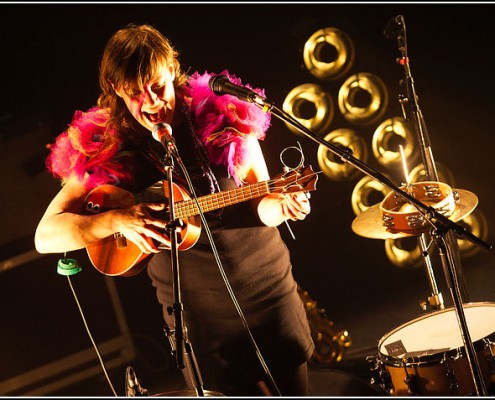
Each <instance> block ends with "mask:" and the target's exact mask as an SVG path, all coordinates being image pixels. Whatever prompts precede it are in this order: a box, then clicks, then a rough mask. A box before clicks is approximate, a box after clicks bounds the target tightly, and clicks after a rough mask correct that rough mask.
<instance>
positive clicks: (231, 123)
mask: <svg viewBox="0 0 495 400" xmlns="http://www.w3.org/2000/svg"><path fill="white" fill-rule="evenodd" d="M222 75H227V76H229V80H230V81H231V82H232V83H234V84H236V85H240V86H241V85H242V82H241V80H240V79H239V78H237V77H236V76H235V75H230V74H229V73H228V71H227V70H225V71H223V72H222ZM212 76H214V74H210V73H208V72H205V73H204V74H202V75H200V74H199V73H198V72H196V73H194V74H193V75H192V76H191V79H190V80H189V82H188V84H189V85H188V92H186V93H187V95H188V96H189V97H190V99H191V103H190V109H191V113H192V115H193V120H194V121H195V124H196V130H197V132H196V133H197V135H198V137H199V140H200V141H201V143H202V144H203V145H204V146H205V147H206V149H207V150H208V155H209V158H210V161H211V162H212V163H213V164H216V165H223V166H225V167H227V170H228V172H229V174H230V176H232V177H233V178H234V180H235V182H236V184H237V185H238V186H239V185H241V183H242V177H241V171H240V168H241V167H242V166H243V165H244V164H245V162H246V160H248V159H249V151H248V147H247V146H246V143H247V140H248V137H249V136H254V137H256V138H257V139H258V140H263V139H264V138H265V135H266V131H267V129H268V128H269V127H270V114H267V113H265V112H264V111H263V110H262V109H260V108H259V107H258V106H256V105H255V104H252V103H247V102H245V101H242V100H239V99H238V98H237V97H235V96H231V95H223V96H218V95H216V94H214V93H213V92H212V91H211V90H210V88H209V87H208V81H209V80H210V78H211V77H212ZM245 87H247V88H248V89H252V90H254V91H255V92H256V93H258V94H259V95H260V96H264V90H262V89H253V88H252V87H251V86H250V85H246V86H245Z"/></svg>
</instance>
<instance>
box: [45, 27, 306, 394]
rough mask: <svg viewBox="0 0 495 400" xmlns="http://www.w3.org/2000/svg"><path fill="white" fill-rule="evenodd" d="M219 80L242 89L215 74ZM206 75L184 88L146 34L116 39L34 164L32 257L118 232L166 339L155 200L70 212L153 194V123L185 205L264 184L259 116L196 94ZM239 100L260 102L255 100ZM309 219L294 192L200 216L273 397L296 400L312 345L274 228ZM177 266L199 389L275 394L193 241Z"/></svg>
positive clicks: (209, 258)
mask: <svg viewBox="0 0 495 400" xmlns="http://www.w3.org/2000/svg"><path fill="white" fill-rule="evenodd" d="M221 74H223V75H227V76H228V77H229V81H230V82H232V83H233V84H235V85H239V86H242V82H241V80H240V79H239V78H237V77H236V76H235V75H231V74H229V72H228V71H227V70H225V71H222V72H221ZM213 76H216V75H215V74H211V73H207V72H205V73H198V72H195V73H192V74H190V75H186V74H185V73H184V72H183V70H182V69H181V65H180V63H179V59H178V52H177V51H176V50H175V49H174V47H172V45H171V44H170V43H169V41H168V40H167V39H166V38H165V37H164V36H163V35H162V34H161V33H160V32H159V31H157V30H156V29H155V28H153V27H151V26H149V25H132V24H131V25H128V26H126V27H124V28H123V29H121V30H118V31H117V32H115V33H114V35H113V36H112V37H111V38H110V39H109V41H108V42H107V45H106V48H105V51H104V53H103V57H102V60H101V65H100V76H99V83H100V88H101V93H100V95H99V98H98V100H97V102H96V104H95V105H94V106H93V107H92V108H90V109H88V110H86V111H76V112H75V114H74V117H73V119H72V122H71V123H70V124H69V126H68V129H67V130H66V131H65V132H63V133H61V134H60V135H59V136H58V137H57V138H56V140H55V141H54V143H52V144H51V145H50V153H49V155H48V158H47V160H46V165H47V168H48V170H49V171H50V172H51V173H52V174H53V175H54V177H55V178H57V179H60V181H61V189H60V191H59V193H58V194H57V195H56V196H55V197H54V198H53V200H52V201H51V203H50V204H49V205H48V207H47V209H46V212H45V213H44V215H43V217H42V218H41V220H40V222H39V224H38V227H37V230H36V234H35V246H36V249H37V251H38V252H40V253H63V252H70V251H73V250H76V249H82V248H85V247H87V246H89V245H91V244H93V243H95V242H98V241H99V240H102V239H104V238H106V237H108V236H112V235H113V234H114V233H115V232H120V234H121V235H123V236H124V237H125V238H126V239H127V240H128V241H131V242H133V243H135V244H136V245H137V246H138V247H139V248H140V250H141V251H142V252H143V253H146V254H148V255H149V256H150V260H149V263H148V265H147V273H148V275H149V277H150V279H151V282H152V284H153V286H154V288H155V289H156V295H157V299H158V301H159V302H160V303H161V305H162V306H163V317H164V318H165V320H166V322H167V324H168V325H169V326H172V327H173V324H174V319H173V316H170V315H169V313H168V312H167V307H169V306H170V305H171V304H172V303H173V300H174V299H173V290H172V283H173V281H172V271H171V265H170V264H171V260H170V251H169V250H167V249H163V250H160V249H159V248H158V247H159V245H160V244H163V245H166V244H167V243H168V241H167V238H166V235H165V228H166V221H163V220H162V219H160V218H159V217H158V215H159V213H156V212H157V211H161V210H163V209H164V208H165V207H166V203H165V201H164V199H160V200H157V201H154V200H153V201H152V202H137V203H136V204H132V205H128V204H127V205H125V207H120V208H110V209H105V210H102V211H101V212H98V213H89V212H87V211H86V210H84V209H83V208H84V207H83V205H84V199H85V198H86V196H87V195H88V193H89V192H90V191H91V190H92V189H94V188H97V187H99V186H101V185H104V184H109V185H114V186H116V187H119V188H123V189H125V190H127V191H130V192H132V193H135V194H141V193H143V192H144V193H146V192H147V191H148V189H149V188H150V187H151V186H153V184H154V183H155V182H159V181H163V179H164V178H165V176H166V175H165V171H164V169H165V168H164V165H163V159H164V153H165V149H164V146H163V144H162V143H160V142H159V141H157V140H155V139H154V138H153V135H152V132H153V130H154V128H155V126H157V125H158V124H168V125H169V126H170V127H171V132H169V133H170V134H171V135H172V136H173V138H174V144H175V146H176V148H177V150H178V151H179V153H180V158H181V159H182V162H183V163H184V164H185V165H186V167H187V168H186V170H187V172H188V175H189V176H191V178H192V181H193V185H194V188H195V192H196V194H197V195H198V197H199V196H202V195H208V194H211V193H216V192H221V191H225V190H229V189H232V188H236V187H240V186H243V185H247V184H252V183H256V182H259V181H264V180H267V179H269V173H268V170H267V166H266V162H265V159H264V157H263V154H262V151H261V148H260V145H259V140H263V139H264V138H265V135H266V132H267V130H268V128H269V126H270V115H269V114H267V113H265V112H263V111H262V110H261V109H260V108H259V107H257V105H256V104H253V103H250V102H246V101H243V100H242V99H239V98H237V97H236V96H233V95H218V94H216V93H214V92H213V91H212V90H211V89H210V88H209V85H208V83H209V81H210V79H212V77H213ZM249 89H250V90H253V91H255V92H256V93H258V94H259V95H260V96H261V98H264V97H263V95H264V93H263V90H261V89H253V88H249ZM168 125H163V126H168ZM276 172H277V173H278V172H280V171H276ZM173 174H174V179H173V180H174V182H175V183H177V182H179V183H181V184H183V186H184V188H185V189H187V186H186V185H185V180H184V176H183V173H182V171H181V170H180V169H179V168H174V170H173ZM309 212H310V204H309V201H308V199H307V197H306V196H305V195H304V193H292V194H284V195H282V194H269V195H266V196H264V197H261V198H257V199H253V200H249V201H246V202H241V203H239V204H236V205H232V206H229V207H225V208H222V209H218V210H216V211H210V212H208V213H206V214H205V216H206V219H207V221H208V226H209V227H210V229H211V231H212V235H213V239H214V242H215V244H216V248H217V249H218V250H219V251H218V253H219V256H220V258H221V261H222V265H223V268H224V270H225V271H226V275H227V277H228V280H229V282H230V285H231V287H232V289H233V292H234V294H235V296H236V298H237V300H238V302H239V305H240V308H241V309H242V310H243V312H244V315H245V316H246V320H247V323H248V325H249V328H250V330H251V332H252V334H253V337H254V339H255V340H256V343H257V345H258V347H259V350H260V352H261V355H262V356H263V359H264V360H265V361H266V365H267V367H268V368H269V370H270V372H271V375H272V376H273V378H274V379H273V380H274V382H275V384H276V385H275V386H276V388H278V389H279V391H280V393H281V394H282V395H283V396H304V395H306V394H307V367H306V362H307V360H308V359H309V358H310V356H311V354H312V352H313V350H314V344H313V342H312V339H311V335H310V329H309V325H308V320H307V317H306V313H305V310H304V307H303V304H302V300H301V299H300V298H299V296H298V294H297V285H296V282H295V281H294V277H293V275H292V266H291V262H290V255H289V252H288V250H287V247H286V245H285V244H284V243H283V241H282V239H281V237H280V234H279V231H278V228H277V226H278V225H280V224H281V223H282V222H283V221H285V220H293V221H296V220H303V219H304V218H305V217H306V216H307V214H308V213H309ZM149 238H151V239H153V240H147V239H149ZM179 261H180V267H181V268H180V271H181V289H182V291H181V293H182V301H183V305H184V322H185V326H186V327H187V330H188V332H187V333H188V338H189V340H190V342H191V344H192V346H193V349H194V353H195V355H196V358H197V361H198V366H199V370H200V372H201V375H202V377H203V382H204V389H206V390H211V391H217V392H221V393H223V394H225V395H227V396H261V395H277V393H276V390H275V388H274V387H273V385H271V380H269V379H267V374H266V373H265V370H264V369H263V368H262V366H261V365H260V362H259V358H258V357H257V355H256V354H255V351H254V348H253V346H252V344H251V342H250V341H249V338H248V335H247V333H246V329H245V327H244V326H243V324H242V323H241V320H240V318H239V314H238V313H237V311H236V309H235V307H234V305H233V302H232V300H231V297H230V295H229V293H228V291H227V290H226V286H225V282H224V281H223V279H222V277H221V274H220V271H219V268H218V266H217V262H216V259H215V258H214V255H213V252H212V247H211V245H210V242H209V240H208V237H207V235H206V234H205V230H204V229H202V231H201V235H200V237H199V239H198V241H197V243H196V244H195V245H194V246H193V247H192V248H190V249H188V250H187V251H182V252H179ZM128 279H132V277H130V278H128ZM136 295H137V296H138V295H139V294H136ZM143 312H146V310H143ZM150 318H153V315H150ZM164 340H166V338H165V336H164ZM183 371H184V374H185V380H186V382H187V381H188V376H187V372H186V369H184V370H183ZM164 379H166V378H165V377H164Z"/></svg>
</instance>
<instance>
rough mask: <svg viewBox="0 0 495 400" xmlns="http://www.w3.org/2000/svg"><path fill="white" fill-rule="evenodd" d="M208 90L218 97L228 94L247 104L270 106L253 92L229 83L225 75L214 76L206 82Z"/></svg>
mask: <svg viewBox="0 0 495 400" xmlns="http://www.w3.org/2000/svg"><path fill="white" fill-rule="evenodd" d="M208 87H209V88H210V90H211V91H212V92H213V93H215V94H216V95H218V96H223V95H224V94H230V95H232V96H235V97H237V98H238V99H240V100H243V101H247V102H248V103H256V104H260V105H262V106H270V107H271V106H272V105H271V104H270V102H268V101H267V100H266V99H265V98H263V97H261V96H260V95H259V94H258V93H256V92H255V91H254V90H251V89H248V88H246V87H244V86H239V85H236V84H234V83H232V82H230V80H229V77H228V76H227V75H215V76H213V77H211V78H210V80H209V82H208Z"/></svg>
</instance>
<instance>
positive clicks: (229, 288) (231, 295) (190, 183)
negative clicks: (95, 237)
mask: <svg viewBox="0 0 495 400" xmlns="http://www.w3.org/2000/svg"><path fill="white" fill-rule="evenodd" d="M176 159H177V162H178V164H179V166H180V168H181V170H182V172H183V173H184V176H185V178H186V181H187V184H188V186H189V191H190V192H191V195H192V198H193V199H194V202H195V203H196V206H197V207H198V211H199V216H200V218H201V221H202V222H203V226H204V228H205V231H206V234H207V236H208V240H209V241H210V245H211V248H212V250H213V255H214V256H215V260H216V262H217V265H218V270H219V271H220V274H221V275H222V279H223V281H224V282H225V286H226V288H227V291H228V292H229V295H230V298H231V299H232V302H233V303H234V306H235V308H236V310H237V313H238V314H239V316H240V318H241V321H242V324H243V325H244V328H245V330H246V333H247V335H248V337H249V340H250V341H251V344H252V345H253V347H254V349H255V352H256V356H257V357H258V359H259V361H260V363H261V366H262V367H263V369H264V371H265V373H266V375H267V376H268V378H269V380H270V382H271V384H272V385H273V387H274V388H275V390H276V391H277V393H278V395H279V396H282V394H281V393H280V390H279V388H278V386H277V384H276V383H275V380H274V379H273V376H272V374H271V372H270V370H269V368H268V366H267V365H266V362H265V360H264V358H263V355H262V354H261V351H260V350H259V348H258V345H257V344H256V341H255V339H254V337H253V334H252V333H251V330H250V329H249V326H248V323H247V321H246V318H245V316H244V313H243V311H242V309H241V306H240V305H239V303H238V301H237V298H236V297H235V294H234V291H233V290H232V287H231V286H230V283H229V280H228V278H227V275H226V274H225V270H224V269H223V266H222V262H221V260H220V257H219V255H218V251H217V248H216V246H215V242H214V240H213V236H212V234H211V231H210V227H209V226H208V223H207V221H206V218H205V216H204V214H203V210H202V209H201V206H200V204H199V201H198V198H197V196H196V192H195V190H194V187H193V184H192V181H191V178H190V177H189V174H188V172H187V169H186V167H185V166H184V164H183V163H182V159H181V158H180V157H176Z"/></svg>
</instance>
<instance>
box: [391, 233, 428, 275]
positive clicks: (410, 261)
mask: <svg viewBox="0 0 495 400" xmlns="http://www.w3.org/2000/svg"><path fill="white" fill-rule="evenodd" d="M385 253H386V254H387V257H388V259H389V260H390V262H391V263H392V264H394V265H395V266H397V267H401V268H416V267H418V266H419V265H420V264H421V261H422V256H421V249H420V246H419V243H418V239H417V238H416V237H414V236H412V237H403V238H398V239H385Z"/></svg>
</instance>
